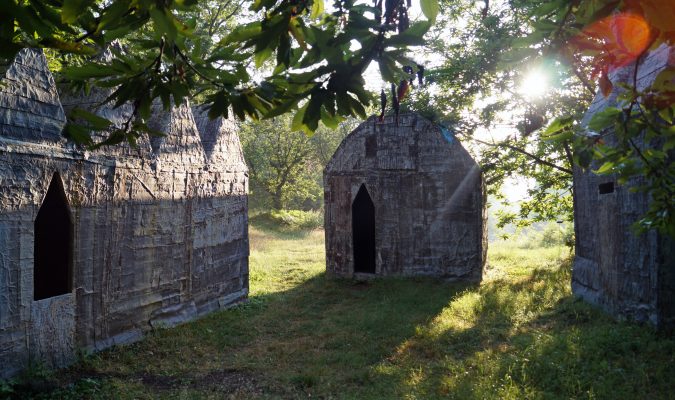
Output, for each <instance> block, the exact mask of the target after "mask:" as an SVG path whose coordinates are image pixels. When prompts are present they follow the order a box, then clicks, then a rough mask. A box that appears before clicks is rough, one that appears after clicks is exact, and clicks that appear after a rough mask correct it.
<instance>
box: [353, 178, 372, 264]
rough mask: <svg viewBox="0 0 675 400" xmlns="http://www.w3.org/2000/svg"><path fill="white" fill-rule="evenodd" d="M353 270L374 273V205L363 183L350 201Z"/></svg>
mask: <svg viewBox="0 0 675 400" xmlns="http://www.w3.org/2000/svg"><path fill="white" fill-rule="evenodd" d="M352 235H353V238H352V239H353V246H354V272H365V273H369V274H374V273H375V205H373V201H372V200H371V199H370V195H369V194H368V190H367V189H366V187H365V185H361V188H360V189H359V192H358V193H357V194H356V198H355V199H354V202H353V203H352Z"/></svg>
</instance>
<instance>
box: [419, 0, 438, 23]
mask: <svg viewBox="0 0 675 400" xmlns="http://www.w3.org/2000/svg"><path fill="white" fill-rule="evenodd" d="M420 7H421V8H422V13H423V14H424V16H425V17H427V19H428V20H429V21H431V22H435V21H436V16H438V12H439V11H440V6H439V5H438V0H420Z"/></svg>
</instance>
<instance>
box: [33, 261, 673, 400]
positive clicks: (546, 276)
mask: <svg viewBox="0 0 675 400" xmlns="http://www.w3.org/2000/svg"><path fill="white" fill-rule="evenodd" d="M467 310H469V311H467ZM460 317H462V318H464V319H461V318H460ZM673 354H675V343H674V341H673V340H672V339H670V338H663V337H659V336H658V335H657V334H656V333H654V332H653V331H652V330H651V329H649V328H645V327H640V326H638V325H634V324H627V323H617V322H614V321H612V320H610V319H609V318H608V317H606V316H604V315H603V314H602V313H600V312H599V311H597V310H595V309H593V308H592V307H590V306H588V305H586V304H584V303H582V302H579V301H576V300H575V299H573V298H572V297H571V295H570V293H569V265H563V267H562V268H560V269H540V270H535V271H533V272H532V273H531V274H530V275H529V276H527V277H525V278H522V279H520V280H519V281H515V282H514V281H508V280H499V281H492V282H488V283H485V284H483V285H481V286H477V285H466V284H448V283H442V282H437V281H433V280H428V279H405V280H404V279H381V280H374V281H368V282H356V281H352V280H335V279H329V278H327V277H326V276H325V275H324V274H320V275H316V276H313V277H311V278H309V279H306V280H305V281H303V282H302V283H299V284H298V285H296V286H294V287H293V288H292V289H289V290H287V291H281V292H275V293H270V294H265V295H258V296H252V297H251V298H250V301H249V302H248V303H246V304H242V305H240V306H237V307H234V308H232V309H230V310H225V311H222V312H218V313H215V314H212V315H209V316H207V317H205V318H203V319H200V320H198V321H194V322H192V323H189V324H186V325H183V326H179V327H176V328H173V329H165V330H159V331H155V332H152V333H150V334H149V335H148V336H147V337H146V339H145V340H144V341H142V342H139V343H137V344H134V345H130V346H124V347H120V348H116V349H112V350H110V351H106V352H103V353H100V354H98V355H95V356H92V357H90V358H87V359H86V360H84V361H83V362H81V363H79V364H78V365H76V366H74V367H73V368H71V369H70V370H69V371H66V372H65V373H64V374H62V376H61V379H62V380H63V382H64V383H63V385H62V387H61V389H59V390H61V391H60V392H59V391H58V390H57V391H55V392H52V395H49V394H43V396H42V398H60V397H67V396H65V395H63V394H64V393H66V394H68V393H71V394H72V393H75V394H76V395H79V394H82V393H86V397H87V398H156V397H161V398H182V397H187V398H190V397H194V398H223V397H226V396H229V397H230V398H242V399H263V398H274V399H279V398H281V399H296V398H307V397H312V398H337V399H399V398H413V399H414V398H417V399H434V398H456V399H485V398H487V399H492V398H499V399H523V398H553V399H556V398H612V399H614V398H617V399H621V398H627V399H628V398H631V399H632V398H668V396H669V395H670V394H672V393H673V392H674V389H675V387H674V386H675V379H674V378H675V376H674V371H675V362H674V361H673V357H674V356H673ZM68 382H72V383H73V386H72V387H73V389H72V390H71V392H64V390H67V389H64V388H63V386H64V385H66V384H67V383H68ZM92 382H93V383H92ZM87 383H89V384H87ZM78 385H79V386H78ZM92 385H93V386H92ZM82 387H84V389H82ZM84 390H88V391H87V392H83V391H84ZM73 391H74V392H73ZM50 396H51V397H50ZM73 398H78V397H77V396H73Z"/></svg>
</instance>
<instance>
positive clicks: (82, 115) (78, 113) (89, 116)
mask: <svg viewBox="0 0 675 400" xmlns="http://www.w3.org/2000/svg"><path fill="white" fill-rule="evenodd" d="M69 116H70V117H71V118H73V119H81V120H84V121H86V122H87V123H88V125H89V127H90V128H91V129H94V130H104V129H107V128H108V127H110V125H112V122H111V121H109V120H108V119H106V118H103V117H100V116H98V115H96V114H94V113H91V112H89V111H87V110H84V109H81V108H74V109H73V110H72V111H70V113H69Z"/></svg>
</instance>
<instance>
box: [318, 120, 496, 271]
mask: <svg viewBox="0 0 675 400" xmlns="http://www.w3.org/2000/svg"><path fill="white" fill-rule="evenodd" d="M324 188H325V189H324V190H325V198H324V201H325V230H326V269H327V271H328V272H329V273H330V274H332V275H337V276H343V277H352V276H354V275H355V274H361V273H363V274H375V275H382V276H392V275H398V276H415V275H418V276H433V277H439V278H443V279H449V280H462V281H469V282H478V281H480V280H481V279H482V275H483V267H484V265H485V260H486V251H487V236H486V224H485V218H486V209H485V192H484V187H483V181H482V175H481V171H480V169H479V167H478V165H477V164H476V162H475V161H474V160H473V159H472V158H471V156H470V155H469V153H468V152H467V151H466V150H465V149H464V148H463V147H462V145H461V144H460V143H459V142H458V141H457V140H456V139H455V138H454V137H452V136H451V135H450V133H449V132H448V131H447V130H446V129H445V128H442V127H440V126H438V125H435V124H433V123H431V122H430V121H428V120H427V119H425V118H424V117H422V116H420V115H417V114H412V113H411V114H403V115H400V116H399V118H398V120H397V119H396V118H394V117H393V116H388V117H385V118H384V121H379V119H378V118H375V117H372V118H370V119H368V120H367V121H366V122H364V123H363V124H361V125H360V126H359V127H358V128H356V129H355V130H354V131H353V132H351V133H350V134H349V135H348V136H347V137H346V138H345V139H344V141H343V142H342V143H341V144H340V146H339V147H338V149H337V151H336V152H335V154H334V155H333V157H332V159H331V160H330V161H329V163H328V165H327V166H326V169H325V171H324Z"/></svg>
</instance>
